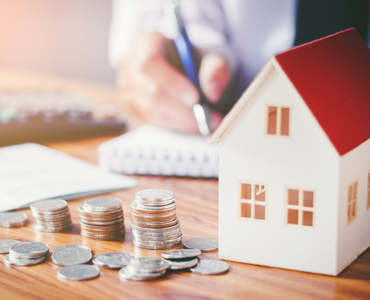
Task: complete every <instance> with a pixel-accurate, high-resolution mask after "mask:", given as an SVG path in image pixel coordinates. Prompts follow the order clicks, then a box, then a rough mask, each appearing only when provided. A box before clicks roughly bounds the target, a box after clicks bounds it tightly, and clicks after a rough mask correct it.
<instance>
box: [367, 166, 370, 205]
mask: <svg viewBox="0 0 370 300" xmlns="http://www.w3.org/2000/svg"><path fill="white" fill-rule="evenodd" d="M369 208H370V172H369V174H367V209H369Z"/></svg>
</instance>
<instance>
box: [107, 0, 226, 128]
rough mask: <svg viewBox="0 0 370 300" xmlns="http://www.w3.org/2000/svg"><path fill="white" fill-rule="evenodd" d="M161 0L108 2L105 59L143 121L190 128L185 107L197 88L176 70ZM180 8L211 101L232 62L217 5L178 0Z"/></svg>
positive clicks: (192, 101) (191, 118)
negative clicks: (109, 16)
mask: <svg viewBox="0 0 370 300" xmlns="http://www.w3.org/2000/svg"><path fill="white" fill-rule="evenodd" d="M163 3H164V1H162V0H156V1H154V0H134V1H130V0H119V1H116V2H114V11H113V20H112V28H111V36H110V61H111V64H112V65H113V66H115V67H117V71H118V75H119V76H118V78H119V82H118V84H119V86H120V88H121V89H122V92H123V93H125V99H126V101H129V102H130V103H131V105H132V106H133V108H134V110H135V111H136V113H137V114H138V115H139V116H140V117H141V118H142V119H143V120H144V121H146V122H150V123H153V124H156V125H159V126H163V127H170V128H174V129H179V130H185V131H194V132H195V131H197V126H196V123H195V119H194V116H193V114H192V111H191V107H192V106H193V105H194V104H195V103H196V102H197V100H198V94H197V91H196V89H195V88H194V87H193V86H192V85H191V83H190V82H189V81H188V80H187V79H186V78H185V77H184V75H183V74H182V73H181V72H180V71H179V70H181V66H180V63H179V60H178V57H177V55H176V50H175V48H174V46H173V44H172V42H171V41H170V40H168V39H167V38H171V37H172V36H171V34H172V32H171V28H168V26H167V22H166V20H165V18H164V12H163V9H162V6H163ZM180 8H181V12H182V17H183V19H184V22H185V25H186V28H187V31H188V35H189V38H190V40H191V41H192V43H193V44H194V45H195V46H197V47H199V48H202V49H203V50H202V51H201V53H202V60H201V65H200V81H201V86H202V89H203V91H204V92H205V94H206V96H207V97H208V98H209V100H210V101H213V102H216V101H217V100H218V99H219V98H220V96H221V94H222V92H223V90H224V88H225V87H226V85H227V83H228V82H229V79H230V69H229V68H230V63H232V57H231V55H230V53H231V52H230V51H229V50H228V48H227V40H226V39H227V33H226V29H225V28H226V25H225V21H224V18H223V11H222V6H221V4H220V3H219V2H218V1H208V0H203V1H199V0H198V1H195V0H194V1H193V0H186V1H183V2H181V3H180ZM227 62H228V64H227ZM215 118H216V120H218V121H219V120H220V118H217V117H215Z"/></svg>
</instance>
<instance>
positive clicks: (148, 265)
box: [129, 257, 170, 272]
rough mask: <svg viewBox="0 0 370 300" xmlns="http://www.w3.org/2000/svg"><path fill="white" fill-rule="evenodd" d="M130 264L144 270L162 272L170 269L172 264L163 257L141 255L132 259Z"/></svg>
mask: <svg viewBox="0 0 370 300" xmlns="http://www.w3.org/2000/svg"><path fill="white" fill-rule="evenodd" d="M129 266H131V267H133V268H135V269H140V270H141V271H142V272H160V271H164V270H166V269H168V268H169V267H170V264H169V263H168V262H167V261H166V260H164V259H162V258H157V257H140V258H133V259H131V260H130V263H129Z"/></svg>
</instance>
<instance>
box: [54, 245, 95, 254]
mask: <svg viewBox="0 0 370 300" xmlns="http://www.w3.org/2000/svg"><path fill="white" fill-rule="evenodd" d="M66 248H81V249H84V250H87V251H89V252H91V248H89V247H87V246H84V245H63V246H59V247H56V248H54V249H53V253H55V252H57V251H59V250H63V249H66Z"/></svg>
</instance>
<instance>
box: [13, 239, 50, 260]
mask: <svg viewBox="0 0 370 300" xmlns="http://www.w3.org/2000/svg"><path fill="white" fill-rule="evenodd" d="M48 252H49V246H48V245H47V244H45V243H41V242H21V243H17V244H14V245H13V246H11V247H10V248H9V254H10V255H12V256H23V257H35V256H36V257H37V256H40V255H45V254H46V253H48Z"/></svg>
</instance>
